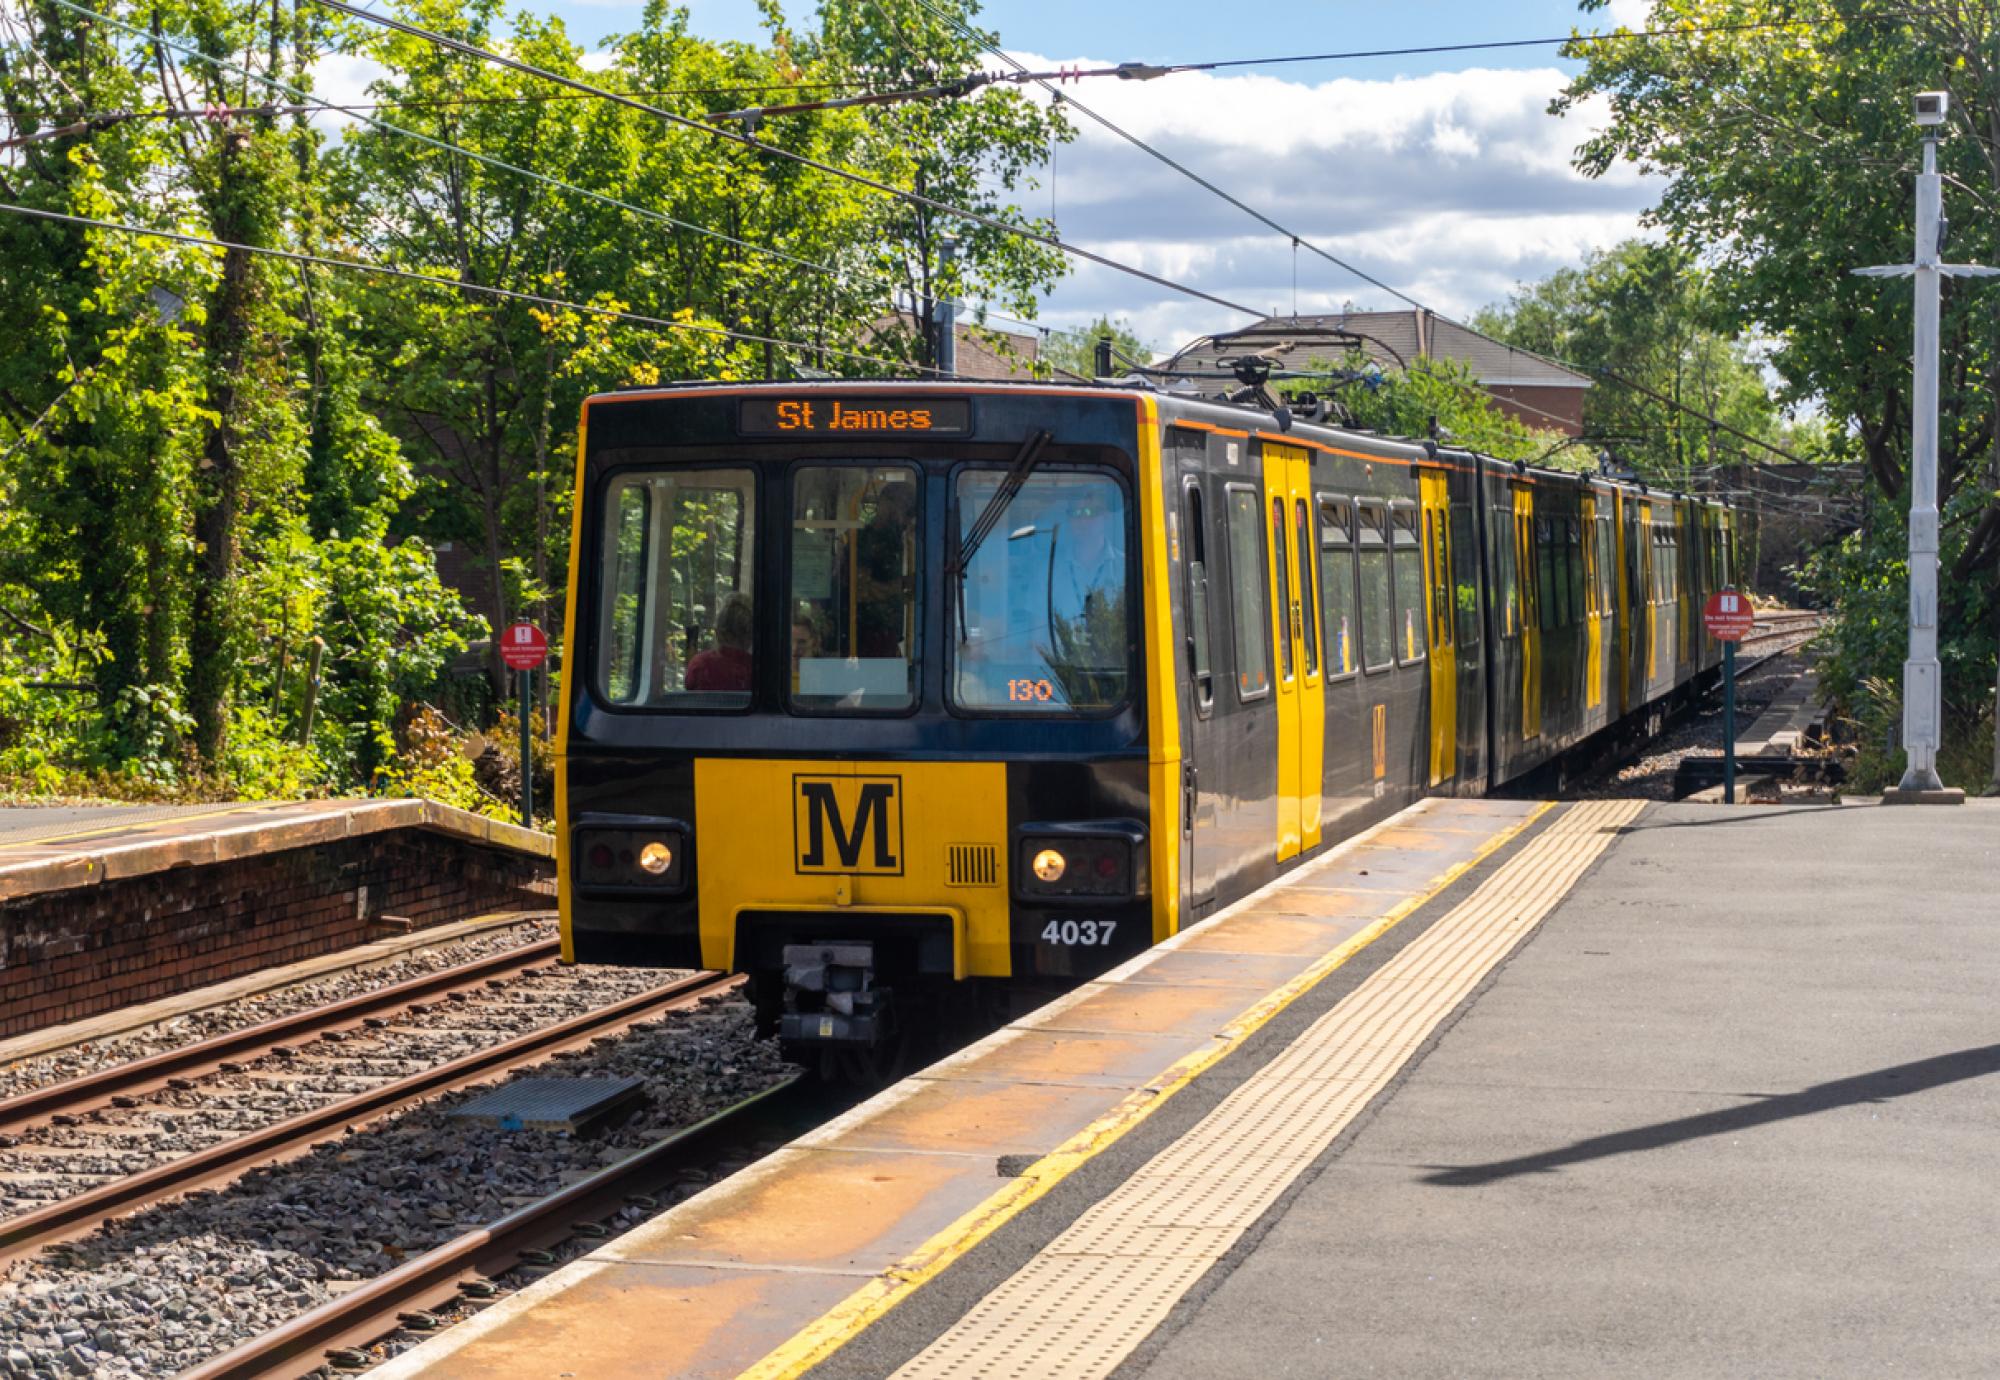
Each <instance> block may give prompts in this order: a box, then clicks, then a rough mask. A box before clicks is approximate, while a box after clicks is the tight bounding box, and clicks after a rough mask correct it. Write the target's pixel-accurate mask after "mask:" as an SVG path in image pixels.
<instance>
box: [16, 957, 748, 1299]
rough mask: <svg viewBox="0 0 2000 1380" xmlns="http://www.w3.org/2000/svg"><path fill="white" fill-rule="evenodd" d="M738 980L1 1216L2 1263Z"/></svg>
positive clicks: (590, 1017)
mask: <svg viewBox="0 0 2000 1380" xmlns="http://www.w3.org/2000/svg"><path fill="white" fill-rule="evenodd" d="M741 981H742V979H741V978H734V977H729V976H727V975H725V974H717V973H698V974H696V975H695V976H693V977H689V978H684V979H682V980H681V981H679V982H674V983H669V984H668V985H666V986H665V987H656V988H654V989H652V990H651V991H648V992H640V993H638V994H637V995H635V996H630V997H626V998H625V999H623V1000H622V1001H615V1002H612V1003H611V1004H610V1005H608V1006H600V1007H598V1008H597V1009H596V1010H594V1011H586V1012H584V1013H583V1014H581V1015H578V1016H572V1017H570V1018H569V1019H568V1020H566V1021H559V1022H557V1023H556V1024H554V1025H549V1026H544V1027H542V1028H541V1029H539V1030H531V1031H529V1032H528V1033H527V1034H525V1035H519V1036H516V1037H515V1038H513V1039H511V1040H503V1041H501V1042H500V1043H499V1044H496V1045H492V1046H489V1047H488V1048H486V1049H481V1050H475V1051H473V1052H472V1053H470V1054H465V1055H461V1056H459V1057H458V1058H456V1059H453V1060H450V1061H448V1062H446V1063H443V1064H439V1065H437V1066H436V1067H435V1068H430V1069H425V1070H424V1071H423V1072H421V1073H415V1074H411V1075H410V1076H409V1077H407V1078H399V1079H397V1080H395V1081H394V1082H391V1083H384V1084H382V1085H381V1086H380V1087H375V1088H370V1089H368V1090H367V1091H365V1092H361V1093H356V1094H355V1095H354V1096H353V1097H347V1098H341V1099H339V1100H337V1101H334V1102H329V1103H327V1104H326V1105H325V1106H323V1107H317V1108H314V1109H312V1110H311V1111H306V1112H301V1113H300V1114H299V1115H297V1116H294V1117H289V1118H287V1119H286V1120H284V1121H279V1122H274V1123H272V1124H271V1125H269V1126H264V1127H260V1128H259V1129H257V1130H255V1131H251V1132H248V1133H246V1134H244V1135H241V1136H236V1137H234V1138H232V1139H230V1140H225V1141H220V1142H218V1143H217V1144H215V1145H211V1146H209V1147H207V1148H206V1149H203V1150H198V1151H196V1152H195V1153H194V1154H192V1155H185V1156H182V1157H181V1158H180V1159H176V1160H170V1161H168V1162H167V1163H165V1164H161V1165H155V1166H154V1167H152V1168H151V1169H145V1170H141V1171H140V1172H139V1173H137V1174H132V1175H128V1176H127V1177H125V1178H121V1179H116V1180H113V1181H112V1182H110V1183H108V1184H103V1185H100V1186H99V1187H97V1188H93V1189H90V1190H87V1191H86V1192H83V1193H79V1194H76V1195H75V1196H73V1197H69V1198H64V1199H62V1200H61V1201H60V1202H55V1203H50V1204H49V1205H48V1206H47V1207H43V1208H37V1209H36V1210H35V1211H33V1212H27V1213H23V1214H21V1215H20V1216H18V1217H13V1218H9V1219H8V1220H7V1221H4V1222H0V1264H4V1263H5V1262H7V1261H10V1260H17V1259H20V1258H21V1257H23V1256H26V1255H29V1254H32V1253H33V1252H35V1251H37V1250H39V1249H41V1248H42V1247H44V1246H48V1245H53V1244H54V1243H56V1242H58V1241H64V1240H69V1239H71V1238H74V1237H78V1236H83V1235H87V1234H88V1233H90V1232H91V1231H93V1230H95V1229H96V1228H97V1226H98V1224H99V1223H100V1222H102V1221H104V1220H105V1219H107V1218H110V1217H114V1216H118V1215H120V1214H124V1213H130V1212H134V1211H137V1210H138V1209H140V1208H145V1207H150V1206H152V1205H154V1204H156V1203H160V1202H163V1201H165V1200H167V1199H169V1198H176V1197H179V1196H181V1195H183V1194H186V1193H189V1192H192V1191H193V1190H195V1189H198V1188H209V1187H214V1186H218V1185H222V1184H227V1183H231V1182H233V1181H234V1180H236V1179H237V1178H239V1177H241V1176H242V1175H243V1174H244V1173H245V1172H247V1171H248V1170H251V1169H254V1168H257V1167H259V1166H261V1165H267V1164H272V1163H275V1162H277V1161H280V1160H284V1159H288V1158H291V1157H292V1156H294V1155H299V1154H303V1153H305V1152H306V1151H307V1150H310V1149H311V1148H312V1146H313V1145H314V1144H315V1143H317V1142H318V1141H319V1140H321V1139H322V1138H324V1137H325V1136H326V1135H328V1134H329V1133H330V1132H335V1131H338V1130H340V1129H342V1128H344V1127H347V1126H350V1125H352V1124H354V1123H355V1122H358V1121H363V1120H374V1119H376V1118H379V1117H382V1116H385V1115H387V1114H388V1113H390V1112H394V1111H399V1110H401V1109H403V1108H405V1107H409V1106H412V1105H415V1104H416V1103H419V1102H423V1101H426V1100H428V1099H430V1098H433V1097H437V1096H439V1095H441V1094H443V1093H447V1092H452V1091H455V1090H457V1089H459V1088H462V1087H466V1086H469V1085H471V1084H474V1083H480V1082H485V1081H487V1080H489V1079H492V1078H494V1077H495V1076H497V1075H499V1074H502V1073H507V1072H509V1071H511V1070H512V1069H515V1068H517V1067H519V1066H521V1065H523V1064H531V1063H538V1062H540V1061H541V1060H544V1059H546V1058H548V1057H550V1056H551V1055H554V1054H558V1053H561V1052H563V1051H565V1050H567V1049H572V1048H576V1047H579V1046H582V1045H585V1044H588V1043H589V1042H590V1041H592V1040H594V1039H597V1038H598V1037H599V1036H601V1035H605V1034H607V1033H610V1032H613V1031H616V1030H619V1029H622V1028H624V1027H626V1026H631V1025H635V1024H637V1023H638V1022H640V1021H642V1020H645V1019H647V1018H648V1017H651V1016H654V1015H657V1014H659V1013H660V1012H662V1011H665V1010H668V1009H671V1008H673V1007H676V1006H687V1005H691V1004H692V1003H694V1002H696V1001H698V1000H700V999H701V998H702V997H705V996H709V995H711V994H714V993H717V992H722V991H726V990H728V989H730V988H732V987H735V986H736V985H738V984H739V983H741Z"/></svg>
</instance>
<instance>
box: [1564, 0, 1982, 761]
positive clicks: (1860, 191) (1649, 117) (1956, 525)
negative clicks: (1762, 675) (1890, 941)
mask: <svg viewBox="0 0 2000 1380" xmlns="http://www.w3.org/2000/svg"><path fill="white" fill-rule="evenodd" d="M1601 7H1602V5H1601V4H1600V3H1599V0H1588V3H1586V4H1585V8H1586V9H1596V8H1601ZM1793 19H1795V20H1797V22H1796V23H1795V24H1792V25H1789V26H1785V25H1783V21H1786V20H1793ZM1684 24H1685V25H1690V26H1698V27H1702V28H1706V29H1707V30H1708V31H1707V32H1699V33H1689V34H1686V35H1681V36H1677V37H1676V38H1675V40H1674V41H1673V42H1670V43H1667V42H1653V41H1648V40H1645V39H1641V38H1637V37H1627V38H1623V39H1612V40H1610V41H1607V42H1602V43H1593V44H1589V45H1578V46H1576V47H1575V48H1573V49H1572V50H1570V52H1569V56H1572V57H1575V58H1577V59H1579V60H1581V61H1583V62H1584V64H1585V66H1584V70H1583V73H1582V74H1581V75H1580V76H1579V77H1577V78H1576V79H1575V80H1574V81H1573V82H1572V83H1571V84H1570V86H1569V88H1568V89H1567V90H1566V91H1565V93H1564V94H1563V95H1562V96H1561V97H1560V98H1559V99H1558V100H1557V102H1556V103H1555V108H1556V110H1557V111H1559V112H1560V111H1567V110H1572V109H1575V108H1577V107H1578V106H1579V105H1581V104H1582V103H1583V102H1586V101H1596V100H1599V99H1608V100H1609V103H1610V109H1611V113H1612V118H1611V121H1610V123H1609V124H1608V125H1607V126H1606V127H1605V129H1604V130H1603V132H1602V133H1601V134H1599V135H1597V136H1596V137H1594V138H1591V139H1589V140H1587V141H1586V142H1585V143H1584V144H1583V146H1582V148H1581V149H1580V151H1579V165H1580V166H1581V167H1582V168H1583V169H1584V170H1585V171H1586V172H1589V173H1592V174H1601V173H1603V172H1605V171H1607V170H1609V169H1610V168H1611V167H1612V166H1613V165H1615V164H1620V163H1626V164H1632V165H1636V166H1637V167H1639V168H1642V169H1644V170H1646V171H1649V172H1652V173H1656V174H1659V175H1661V176H1663V177H1664V178H1665V179H1666V191H1665V194H1664V195H1663V196H1662V198H1661V200H1660V204H1659V206H1658V208H1657V209H1656V210H1655V211H1654V212H1653V213H1652V217H1651V218H1652V220H1653V222H1654V223H1655V224H1656V225H1657V226H1659V227H1660V228H1661V229H1662V230H1663V231H1665V233H1666V234H1667V236H1668V237H1669V239H1670V240H1671V241H1672V243H1673V245H1674V246H1676V248H1677V250H1679V251H1683V252H1686V253H1688V254H1691V255H1694V256H1696V257H1697V258H1698V259H1699V260H1700V261H1701V263H1702V264H1703V265H1704V266H1705V269H1706V277H1707V281H1708V285H1709V296H1710V300H1711V301H1712V302H1714V303H1717V304H1726V307H1727V310H1726V312H1725V313H1723V314H1722V315H1721V316H1720V317H1719V318H1717V321H1716V324H1717V325H1718V326H1719V327H1721V328H1723V329H1731V330H1742V331H1750V332H1754V333H1756V334H1757V335H1759V336H1760V337H1763V338H1765V339H1768V340H1769V341H1771V342H1772V344H1771V349H1770V354H1769V365H1770V367H1771V369H1772V370H1774V371H1775V373H1776V375H1777V376H1778V378H1779V380H1780V384H1781V387H1780V401H1781V402H1793V401H1804V400H1808V399H1812V400H1817V402H1818V404H1819V406H1821V407H1822V408H1823V409H1824V411H1825V414H1826V416H1827V418H1828V419H1829V422H1830V426H1829V428H1828V435H1827V449H1828V451H1829V453H1830V454H1831V455H1833V456H1834V457H1836V458H1850V457H1851V458H1858V459H1859V460H1861V461H1863V462H1865V463H1866V466H1867V469H1868V473H1869V474H1870V476H1871V478H1872V481H1873V485H1874V488H1875V491H1876V493H1875V498H1876V500H1877V501H1875V502H1873V503H1871V504H1870V505H1869V509H1868V514H1869V516H1868V518H1867V521H1866V525H1865V529H1864V530H1863V532H1862V533H1861V534H1859V535H1858V536H1857V537H1855V538H1854V539H1853V540H1852V541H1851V542H1850V543H1849V544H1848V545H1847V546H1846V547H1844V548H1843V549H1842V550H1840V551H1839V552H1835V553H1830V554H1829V555H1827V556H1826V557H1824V558H1822V559H1821V560H1819V561H1817V562H1815V563H1814V565H1813V568H1812V570H1811V572H1810V578H1811V580H1812V581H1813V582H1814V588H1816V589H1817V590H1818V591H1819V593H1820V594H1821V596H1822V597H1824V598H1825V599H1827V600H1829V601H1830V602H1832V603H1833V604H1834V605H1835V606H1836V607H1837V608H1838V609H1839V610H1840V611H1841V613H1842V615H1843V616H1842V618H1841V621H1840V623H1839V626H1838V628H1837V630H1836V632H1835V633H1834V635H1833V650H1832V652H1831V655H1830V665H1831V666H1832V667H1833V685H1834V687H1835V688H1836V690H1837V691H1838V693H1839V694H1840V695H1842V696H1843V698H1844V702H1845V704H1846V706H1847V707H1848V709H1849V710H1850V711H1851V712H1853V713H1855V714H1856V715H1857V716H1858V717H1862V718H1868V717H1869V716H1870V715H1871V714H1872V715H1874V716H1875V717H1877V718H1881V717H1882V715H1883V714H1884V713H1886V710H1884V709H1882V708H1881V707H1880V706H1879V704H1878V705H1877V707H1876V708H1874V709H1871V708H1869V701H1870V700H1871V698H1873V699H1876V700H1879V698H1880V697H1879V696H1871V694H1870V692H1868V691H1867V690H1866V687H1868V686H1870V685H1874V686H1879V687H1890V686H1894V685H1896V684H1898V683H1900V681H1901V661H1902V657H1903V642H1902V640H1901V638H1900V637H1898V636H1896V635H1894V630H1895V628H1896V627H1898V626H1900V625H1902V623H1903V612H1902V610H1901V609H1900V608H1899V607H1898V605H1899V604H1900V603H1901V600H1902V598H1903V596H1902V595H1900V594H1895V593H1893V592H1892V589H1891V586H1892V585H1894V583H1895V580H1896V579H1897V578H1898V577H1896V576H1894V575H1892V574H1891V572H1893V571H1896V570H1900V568H1901V555H1902V551H1903V549H1904V547H1903V540H1904V538H1903V532H1904V522H1905V515H1904V512H1903V511H1902V510H1904V509H1906V508H1907V506H1908V495H1907V483H1906V480H1907V473H1908V467H1909V454H1910V452H1909V437H1910V420H1911V418H1910V411H1911V399H1910V341H1911V334H1912V321H1911V315H1912V306H1911V301H1912V295H1911V292H1910V285H1909V282H1908V280H1907V279H1901V278H1857V277H1855V276H1853V274H1852V272H1851V270H1853V269H1855V268H1859V267H1862V266H1866V265H1874V264H1896V263H1908V262H1909V260H1910V255H1911V245H1912V241H1913V239H1914V230H1915V227H1914V225H1913V223H1912V222H1913V216H1914V205H1913V203H1914V197H1913V196H1912V174H1913V172H1914V171H1915V169H1916V166H1917V160H1918V153H1919V146H1918V140H1917V131H1916V129H1915V128H1914V127H1913V126H1912V124H1911V121H1910V115H1909V111H1910V105H1909V100H1910V97H1911V95H1912V94H1914V93H1915V92H1918V91H1924V90H1935V89H1944V90H1948V91H1949V92H1950V93H1951V105H1952V112H1951V125H1950V127H1949V129H1948V130H1947V131H1946V132H1947V134H1948V136H1949V137H1947V138H1945V139H1944V140H1943V141H1942V142H1941V144H1940V146H1939V149H1938V167H1939V170H1940V172H1942V173H1943V174H1944V175H1945V177H1946V179H1947V181H1946V184H1945V185H1946V215H1947V217H1948V218H1949V219H1950V220H1951V221H1952V222H1953V227H1954V232H1953V234H1952V237H1951V243H1950V257H1952V258H1953V259H1957V260H1976V261H1982V262H1985V263H1996V262H2000V220H1996V218H1995V217H1994V216H1993V215H1992V214H1991V211H1992V208H1993V204H1994V203H1995V201H1996V200H2000V63H1996V61H1995V59H1994V54H1995V52H1996V51H2000V16H1996V14H1995V13H1994V12H1993V11H1992V10H1989V9H1982V8H1979V7H1976V6H1958V5H1947V6H1933V7H1919V8H1914V9H1912V8H1906V7H1902V6H1896V5H1890V4H1887V3H1880V2H1878V0H1863V3H1856V4H1848V5H1843V6H1841V7H1839V8H1838V9H1837V10H1832V11H1828V12H1826V13H1825V14H1814V15H1812V16H1810V17H1807V16H1803V15H1799V14H1798V13H1797V12H1796V11H1794V10H1792V9H1791V8H1789V7H1788V6H1787V5H1786V4H1785V3H1783V0H1654V2H1653V4H1652V6H1651V9H1650V11H1649V14H1648V16H1647V19H1646V27H1648V28H1663V27H1678V26H1681V25H1684ZM1753 25H1755V26H1760V27H1756V28H1751V27H1748V26H1753ZM1728 26H1734V28H1733V29H1731V28H1729V27H1728ZM1761 26H1770V27H1761ZM1941 339H1942V344H1943V359H1944V368H1943V376H1942V380H1941V389H1940V393H1941V397H1940V418H1939V446H1938V452H1939V493H1940V497H1941V502H1940V509H1941V511H1942V513H1943V516H1944V530H1943V533H1942V542H1941V545H1942V548H1943V550H1942V560H1943V563H1944V569H1945V571H1946V572H1947V576H1946V578H1945V579H1943V580H1942V581H1941V582H1940V588H1941V592H1942V598H1941V606H1940V609H1939V633H1940V640H1941V642H1942V644H1943V646H1944V647H1945V648H1946V649H1947V651H1946V653H1945V662H1944V665H1945V684H1944V696H1945V701H1946V703H1947V705H1948V706H1951V707H1952V708H1953V714H1954V718H1953V722H1954V724H1955V726H1956V728H1957V730H1958V733H1957V737H1956V739H1955V741H1948V742H1947V744H1946V748H1947V751H1946V753H1945V756H1944V760H1943V762H1941V766H1942V767H1943V768H1945V769H1946V770H1947V771H1949V770H1951V769H1952V768H1953V764H1954V763H1956V764H1958V770H1960V771H1961V773H1962V774H1961V775H1960V777H1959V781H1958V784H1962V785H1968V786H1977V785H1982V784H1984V782H1985V781H1986V780H1987V778H1988V774H1989V773H1988V768H1987V767H1986V766H1985V765H1984V764H1977V763H1974V761H1973V754H1972V753H1971V752H1970V751H1968V750H1967V748H1966V744H1967V742H1968V741H1969V739H1968V737H1967V729H1968V725H1970V724H1971V723H1972V722H1974V721H1975V720H1978V719H1984V718H1986V717H1987V715H1988V714H1989V713H1990V709H1991V706H1992V703H1993V701H1992V698H1991V696H1992V694H1993V682H1994V657H1995V643H1996V637H1995V619H1996V618H2000V600H1995V598H1994V597H1993V593H1992V588H1991V586H1992V582H1993V580H1994V578H1995V573H1996V571H2000V427H1996V418H2000V297H1996V295H1995V289H1994V288H1992V287H1991V286H1990V285H1985V284H1981V283H1978V282H1973V281H1967V282H1952V283H1950V284H1949V285H1948V286H1947V288H1946V292H1945V301H1944V310H1943V329H1942V333H1941ZM1975 576H1977V577H1978V578H1976V579H1975V578H1974V577H1975ZM1893 717H1894V715H1893V714H1889V715H1888V719H1893ZM1888 719H1884V720H1883V722H1885V723H1886V722H1887V721H1888ZM1988 741H1990V739H1989V740H1988ZM1968 764H1969V765H1968Z"/></svg>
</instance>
